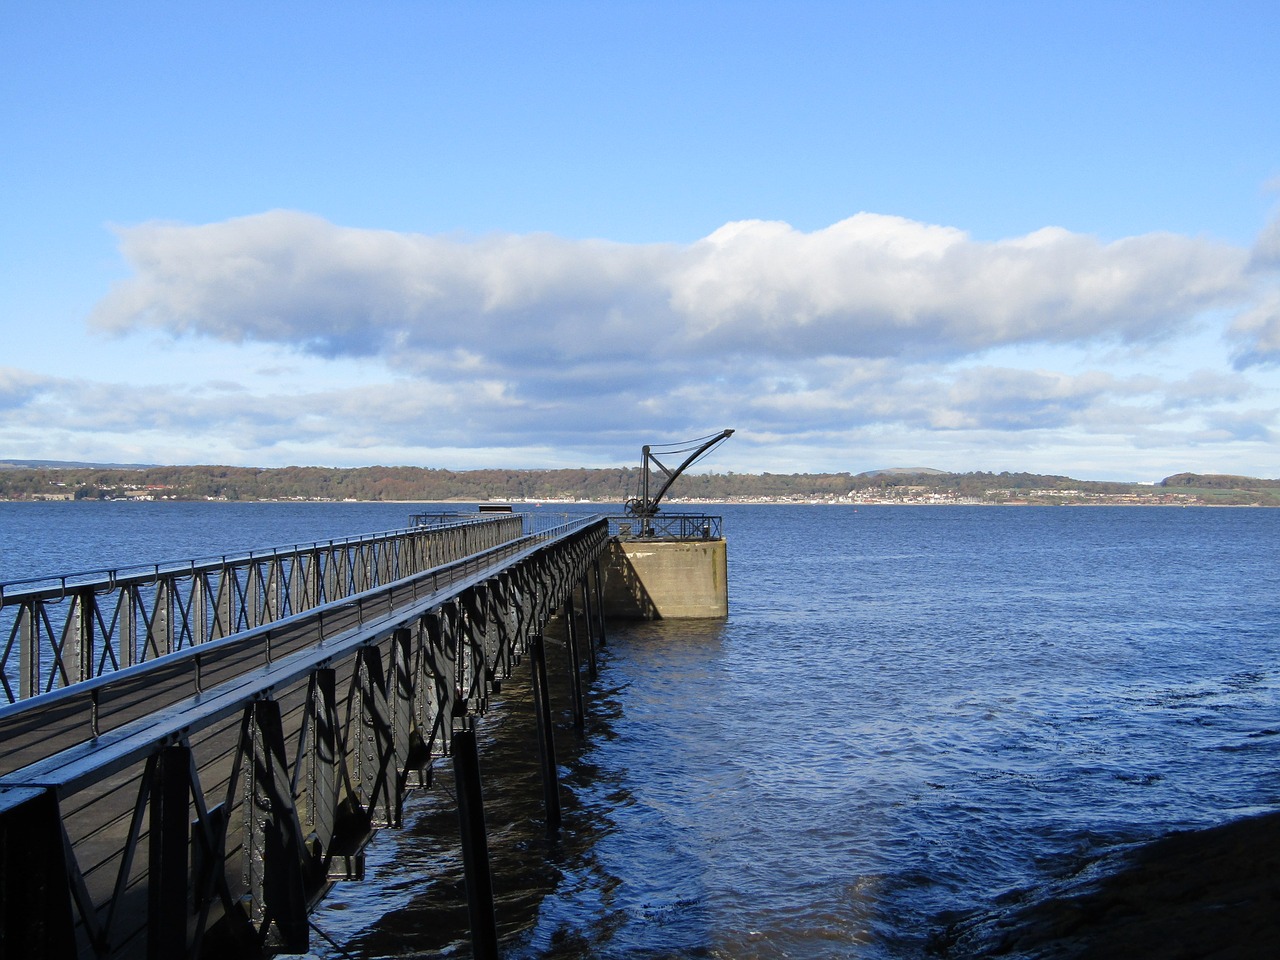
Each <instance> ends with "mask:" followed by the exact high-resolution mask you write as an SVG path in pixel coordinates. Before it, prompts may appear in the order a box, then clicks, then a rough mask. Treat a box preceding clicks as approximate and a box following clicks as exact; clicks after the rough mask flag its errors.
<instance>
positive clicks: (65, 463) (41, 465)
mask: <svg viewBox="0 0 1280 960" xmlns="http://www.w3.org/2000/svg"><path fill="white" fill-rule="evenodd" d="M155 466H159V464H155V463H86V462H83V461H80V460H0V470H9V469H28V470H148V469H150V468H151V467H155Z"/></svg>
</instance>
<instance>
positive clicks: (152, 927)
mask: <svg viewBox="0 0 1280 960" xmlns="http://www.w3.org/2000/svg"><path fill="white" fill-rule="evenodd" d="M190 801H191V750H190V749H189V748H188V747H184V746H172V747H165V748H164V749H163V750H161V751H160V752H159V754H157V755H156V765H155V770H154V773H153V775H152V780H151V797H150V801H149V806H150V809H151V829H150V832H149V834H148V841H147V846H148V850H147V854H148V868H147V958H148V960H170V958H173V957H183V956H186V953H187V919H188V917H189V916H190V908H189V906H188V902H187V897H188V893H189V887H190V882H189V880H188V877H187V866H188V865H187V860H188V854H189V851H190V845H191V833H190V831H191V804H190Z"/></svg>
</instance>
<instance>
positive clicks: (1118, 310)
mask: <svg viewBox="0 0 1280 960" xmlns="http://www.w3.org/2000/svg"><path fill="white" fill-rule="evenodd" d="M1273 234H1274V236H1273ZM1276 243H1280V230H1270V231H1269V232H1264V234H1263V235H1262V236H1261V237H1260V238H1259V240H1258V242H1257V243H1256V244H1255V246H1254V248H1253V249H1252V250H1249V249H1242V248H1238V247H1232V246H1229V245H1226V244H1222V243H1217V242H1213V241H1210V240H1207V239H1203V238H1192V237H1183V236H1176V235H1171V234H1148V235H1143V236H1136V237H1129V238H1124V239H1121V240H1118V241H1114V242H1102V241H1100V240H1098V239H1096V238H1093V237H1089V236H1084V235H1080V234H1075V233H1071V232H1069V231H1066V230H1063V229H1059V228H1046V229H1042V230H1038V231H1035V232H1033V233H1030V234H1028V235H1026V236H1022V237H1014V238H1011V239H1007V240H1001V241H995V242H984V241H977V240H975V239H973V238H972V237H970V236H969V235H968V234H967V233H965V232H964V231H962V230H958V229H955V228H952V227H946V226H938V225H931V224H924V223H918V222H915V221H911V220H906V219H902V218H899V217H887V216H879V215H874V214H866V213H863V214H858V215H857V216H854V217H850V218H849V219H846V220H843V221H841V222H839V223H836V224H833V225H832V226H829V227H826V228H824V229H820V230H815V231H811V232H805V231H800V230H797V229H795V228H793V227H791V226H790V225H788V224H785V223H779V222H764V221H741V222H737V223H731V224H727V225H725V226H723V227H721V228H720V229H718V230H716V231H714V232H713V233H711V234H710V235H709V236H707V237H705V238H704V239H702V240H699V241H697V242H694V243H691V244H622V243H612V242H605V241H597V240H591V241H585V240H567V239H564V238H559V237H554V236H550V235H546V234H529V235H505V234H503V235H492V236H484V237H457V236H426V235H420V234H406V233H395V232H391V231H378V230H364V229H353V228H346V227H340V226H337V225H334V224H332V223H329V222H327V221H325V220H323V219H321V218H318V217H315V216H311V215H307V214H302V213H296V212H290V211H275V212H271V213H264V214H261V215H257V216H251V217H244V218H240V219H236V220H229V221H226V222H222V223H214V224H207V225H199V226H185V225H180V224H164V223H149V224H143V225H140V226H136V227H130V228H126V229H123V230H121V231H120V244H121V250H122V252H123V254H124V256H125V258H126V260H127V261H128V263H129V264H130V266H131V267H132V269H133V275H132V276H131V277H130V278H128V279H126V280H124V281H122V282H121V283H119V284H118V285H116V286H115V287H114V288H113V289H112V290H111V291H110V292H109V293H108V295H107V296H106V297H104V298H103V300H102V301H101V302H100V303H99V304H98V306H97V308H96V310H95V311H94V313H93V316H92V318H91V319H92V323H93V325H94V326H96V327H97V328H98V329H100V330H105V331H109V332H114V333H117V334H120V335H122V336H123V335H128V334H130V333H133V332H136V331H141V330H156V331H160V332H161V333H162V334H163V335H165V336H166V338H167V337H169V336H171V337H173V338H175V339H173V340H171V341H169V344H170V347H171V348H172V349H174V350H177V349H179V348H181V349H184V350H193V351H194V350H195V348H196V345H197V344H199V342H200V341H201V340H204V341H205V343H204V344H202V345H200V346H199V349H202V350H206V351H207V350H208V342H207V341H209V340H216V341H221V342H224V343H228V344H238V345H239V346H236V347H234V348H230V353H231V354H232V355H234V356H236V357H239V356H240V355H244V356H245V358H246V362H245V365H244V366H245V374H244V377H243V378H241V379H240V380H239V381H238V382H225V381H226V377H227V376H228V373H229V372H230V371H231V368H230V367H229V366H228V365H227V362H226V361H225V360H224V361H223V364H222V369H220V370H218V371H216V374H215V373H214V372H212V371H211V374H210V377H211V379H210V382H208V383H203V384H201V383H184V384H153V385H152V386H151V387H150V388H149V389H148V390H146V391H142V392H138V391H134V392H132V393H131V394H130V395H129V400H128V402H127V403H122V402H121V400H120V397H121V396H123V395H125V391H123V390H122V389H120V388H119V387H118V386H116V385H109V384H92V383H85V382H82V381H70V380H66V381H50V380H48V379H47V378H46V379H41V378H39V377H36V376H35V375H28V374H23V373H21V372H18V371H0V426H6V427H7V429H8V431H9V435H11V436H13V435H16V434H15V433H14V432H15V431H21V430H25V431H27V432H28V434H27V435H29V436H31V437H34V436H37V435H38V434H39V433H40V432H41V431H43V434H44V435H46V436H53V435H57V432H58V431H64V432H65V431H68V430H72V429H81V430H84V431H89V432H92V434H93V436H94V437H95V438H98V439H102V438H107V437H116V438H121V442H122V443H123V442H124V438H128V441H129V442H130V443H131V444H132V446H130V448H129V450H130V452H129V453H128V455H127V456H123V455H121V456H114V457H111V459H134V460H136V459H157V460H163V459H174V458H175V457H176V458H178V459H188V460H189V459H210V458H221V459H224V460H226V461H228V462H257V463H264V462H265V463H281V462H318V463H337V464H342V463H352V462H377V461H383V462H425V463H428V464H429V465H439V466H459V465H466V464H470V465H476V466H483V465H494V466H518V465H525V466H539V465H547V464H550V463H568V464H570V465H574V464H575V461H576V464H590V465H604V464H607V463H619V462H622V463H626V462H631V460H632V459H634V456H635V451H636V450H637V449H638V447H639V445H640V444H641V443H646V442H652V441H655V440H661V439H680V438H682V437H685V436H693V435H698V434H701V433H705V432H706V431H707V430H709V429H715V428H718V427H721V426H732V427H735V428H737V429H738V433H737V435H736V436H735V441H734V444H733V445H732V449H729V450H727V452H725V453H722V454H719V455H718V457H717V464H718V465H719V464H722V463H728V464H734V465H733V467H732V468H733V469H742V468H745V469H753V470H759V469H770V470H779V469H795V470H812V469H832V468H836V469H839V468H842V467H848V466H850V465H851V462H850V455H849V454H848V453H847V452H846V451H850V450H864V451H865V450H867V449H870V448H871V447H872V446H874V447H875V449H880V450H885V451H890V450H899V449H901V450H903V451H904V453H903V456H904V458H905V459H909V460H910V461H912V462H919V463H925V462H927V461H931V460H936V459H937V458H935V457H931V456H930V455H928V454H927V453H926V452H924V451H928V450H940V449H950V450H957V451H960V453H959V454H957V457H956V458H953V459H952V460H951V461H950V462H947V461H945V460H943V461H942V462H941V463H940V464H939V465H941V466H950V467H956V468H961V469H968V468H978V467H982V466H990V465H992V461H991V460H989V459H988V460H985V461H979V462H974V460H973V458H974V457H975V456H980V455H981V456H984V457H990V456H991V455H992V454H991V451H993V450H997V449H998V448H999V447H1000V444H1001V443H1003V444H1004V445H1005V447H1004V449H1005V451H1006V453H1007V454H1008V456H1009V457H1010V458H1020V459H1018V460H1017V462H1010V461H1008V460H1003V461H999V462H1001V463H1005V464H1007V465H1008V466H1011V467H1016V468H1030V467H1033V466H1034V465H1035V463H1034V460H1033V459H1032V458H1031V455H1030V452H1031V451H1035V450H1037V449H1045V448H1048V447H1050V446H1052V447H1053V448H1054V449H1057V450H1062V449H1073V450H1075V451H1076V452H1077V454H1078V455H1081V456H1087V457H1094V456H1095V450H1094V448H1093V446H1092V441H1091V440H1090V439H1089V438H1103V437H1105V438H1107V440H1106V443H1109V444H1111V445H1112V448H1114V449H1115V450H1125V451H1127V450H1131V449H1133V448H1142V449H1147V450H1161V451H1164V450H1175V449H1177V438H1178V437H1183V438H1198V439H1194V440H1193V439H1188V440H1187V442H1188V443H1190V442H1195V443H1203V444H1204V445H1206V446H1212V445H1213V444H1215V443H1218V444H1221V445H1223V446H1222V448H1223V449H1225V448H1228V447H1230V448H1232V449H1241V448H1243V447H1247V446H1249V445H1255V446H1256V445H1258V444H1263V443H1267V442H1269V438H1271V437H1272V436H1273V433H1272V431H1273V429H1274V424H1273V423H1271V422H1269V421H1268V420H1267V419H1266V418H1265V417H1263V416H1262V415H1261V414H1260V413H1259V412H1258V409H1254V410H1246V409H1241V404H1242V403H1244V402H1251V403H1253V404H1254V406H1255V407H1257V408H1259V409H1260V408H1262V407H1265V405H1266V399H1265V398H1266V397H1267V396H1268V394H1267V392H1266V391H1263V392H1262V393H1261V394H1259V393H1258V388H1257V385H1256V384H1255V383H1253V381H1251V379H1250V377H1251V373H1250V371H1249V370H1248V369H1247V368H1248V367H1249V366H1250V365H1252V364H1260V363H1265V362H1269V361H1270V360H1272V359H1275V358H1280V299H1277V298H1276V296H1274V295H1273V294H1274V288H1275V284H1274V279H1275V278H1274V274H1275V270H1276V268H1275V264H1276V263H1277V262H1280V259H1278V257H1280V252H1278V251H1277V250H1275V249H1273V248H1274V247H1275V244H1276ZM1269 291H1271V292H1269ZM1213 324H1217V325H1218V327H1219V328H1224V329H1225V330H1226V332H1227V333H1228V337H1229V339H1230V341H1231V342H1232V343H1234V345H1235V347H1236V349H1237V355H1236V365H1235V368H1234V369H1232V368H1231V367H1230V366H1229V364H1228V362H1227V360H1226V354H1225V350H1226V346H1223V348H1222V349H1223V351H1224V353H1223V354H1222V356H1221V357H1219V358H1218V361H1217V362H1218V367H1214V366H1213V363H1214V360H1213V358H1211V357H1205V358H1201V357H1199V356H1198V355H1197V356H1195V357H1194V358H1193V359H1192V361H1191V362H1192V365H1199V367H1200V369H1198V370H1195V371H1194V372H1192V371H1189V370H1188V369H1187V366H1188V364H1187V363H1186V362H1183V361H1185V356H1184V355H1191V354H1193V353H1194V352H1195V350H1194V349H1192V348H1190V347H1189V346H1188V344H1190V343H1192V342H1193V338H1199V339H1195V340H1194V342H1195V343H1196V344H1197V347H1198V346H1200V345H1203V344H1204V343H1207V342H1208V339H1206V337H1207V336H1208V334H1206V327H1210V328H1211V327H1212V325H1213ZM1209 339H1211V337H1209ZM282 348H284V349H282ZM221 349H222V351H223V352H224V353H225V352H226V351H227V349H228V348H221ZM289 351H297V352H294V353H293V354H292V358H293V360H296V361H297V364H298V369H299V370H304V371H306V373H307V375H306V376H302V375H299V374H292V375H290V376H289V377H287V378H284V379H287V381H288V382H287V384H286V383H285V382H284V380H283V379H282V378H280V377H273V376H267V375H257V374H255V373H253V372H252V368H254V367H255V366H262V365H271V364H275V363H277V362H279V361H280V359H281V358H282V357H288V356H289ZM193 355H195V354H194V353H193ZM261 356H265V357H267V361H266V362H260V363H255V362H253V361H252V360H250V359H249V358H251V357H261ZM1177 357H1181V359H1175V358H1177ZM1153 358H1154V359H1156V360H1158V361H1159V364H1160V365H1159V366H1154V365H1151V364H1149V363H1148V361H1149V360H1152V359H1153ZM353 370H356V371H357V373H358V376H357V378H356V381H353V382H351V383H343V382H342V381H341V380H340V378H339V371H341V372H344V373H346V374H350V373H351V372H352V371H353ZM326 371H332V373H331V374H330V373H327V372H326ZM1260 398H1262V399H1260ZM71 424H75V425H76V426H75V427H74V428H73V427H71V426H69V425H71ZM165 437H168V438H170V441H169V442H170V447H169V448H170V449H174V448H173V445H172V438H173V437H183V438H187V439H186V441H185V442H187V443H188V447H187V448H185V449H187V450H192V449H194V450H198V451H203V452H199V453H195V454H191V453H189V452H188V453H178V454H174V453H168V454H165V453H162V452H160V451H156V452H154V453H146V452H143V451H141V450H140V448H139V444H140V443H141V442H142V439H145V438H152V439H154V441H155V443H157V444H160V443H162V442H163V440H162V438H165ZM197 438H198V439H197ZM912 438H914V439H912ZM33 442H34V441H33ZM911 444H914V446H910V445H911ZM908 449H918V450H920V451H922V452H921V453H920V454H916V455H908V454H907V453H906V452H905V451H907V450H908ZM1100 450H1101V448H1099V451H1100ZM439 451H451V455H450V456H451V459H450V460H449V461H447V462H441V461H440V460H438V459H433V457H434V456H435V455H436V454H437V453H438V452H439ZM468 451H470V452H468ZM483 451H488V452H483ZM865 455H866V454H865V453H864V454H862V456H865ZM884 455H885V456H893V455H892V454H888V453H886V454H884ZM1002 456H1003V454H1002ZM1097 456H1098V457H1099V458H1103V459H1105V455H1104V454H1103V453H1101V452H1098V453H1097ZM876 459H877V460H880V457H879V456H876ZM735 460H736V463H735ZM853 462H854V463H857V462H859V461H857V460H854V461H853ZM1097 462H1101V459H1100V460H1099V461H1097ZM885 463H886V461H880V462H874V463H870V464H866V463H864V464H862V466H863V467H866V466H883V465H885ZM1082 465H1086V466H1087V463H1085V464H1082ZM1042 466H1044V467H1046V468H1047V469H1048V472H1065V471H1069V470H1071V469H1074V466H1075V465H1074V464H1072V463H1065V464H1064V463H1061V462H1057V463H1051V464H1043V465H1042ZM1186 466H1187V464H1186V463H1184V462H1181V461H1175V463H1173V464H1172V465H1171V469H1170V470H1168V471H1167V472H1176V470H1177V469H1184V468H1186Z"/></svg>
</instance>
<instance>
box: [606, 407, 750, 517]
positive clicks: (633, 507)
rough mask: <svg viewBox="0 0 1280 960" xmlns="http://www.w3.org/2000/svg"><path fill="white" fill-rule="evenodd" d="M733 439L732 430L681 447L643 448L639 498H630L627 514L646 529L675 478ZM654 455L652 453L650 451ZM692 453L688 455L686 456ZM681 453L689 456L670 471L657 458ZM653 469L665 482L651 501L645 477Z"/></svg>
mask: <svg viewBox="0 0 1280 960" xmlns="http://www.w3.org/2000/svg"><path fill="white" fill-rule="evenodd" d="M731 436H733V431H732V430H721V431H720V432H719V433H716V434H712V435H711V436H707V437H698V438H697V439H696V440H686V441H685V442H684V443H668V444H655V445H652V446H650V445H649V444H645V446H644V447H643V448H642V449H641V461H640V496H638V497H632V498H631V499H630V500H628V501H627V503H626V510H627V513H628V514H630V515H631V516H633V517H638V518H640V519H641V520H642V521H646V523H642V528H647V521H648V520H651V519H652V518H653V517H654V515H655V514H657V512H658V503H659V501H661V500H662V498H663V496H664V495H665V494H666V492H667V491H668V490H670V489H671V485H672V484H673V483H675V482H676V478H677V477H679V476H680V474H682V473H684V472H685V470H687V469H688V468H689V467H691V466H693V464H695V463H697V462H698V461H699V460H700V459H702V458H703V457H704V456H706V455H707V454H708V453H710V452H711V448H712V447H714V446H716V445H717V444H719V443H722V442H724V441H725V440H728V439H729V438H730V437H731ZM655 450H656V451H657V453H655V452H654V451H655ZM690 451H692V452H690ZM682 453H688V454H689V455H688V456H687V457H686V458H685V459H684V462H683V463H681V464H680V466H678V467H675V468H674V469H673V468H671V467H668V466H667V465H666V464H664V463H663V462H662V461H661V460H659V459H658V454H661V455H662V456H664V457H674V456H678V455H680V454H682ZM651 465H652V466H654V467H657V468H658V470H659V472H661V473H662V474H663V475H665V476H666V478H667V479H666V482H665V483H664V484H662V486H661V487H660V488H659V489H658V492H657V493H656V494H654V495H653V496H652V497H651V496H649V473H650V466H651Z"/></svg>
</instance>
